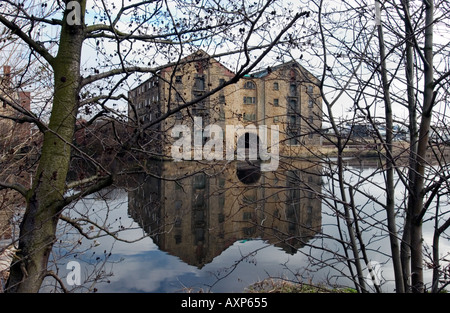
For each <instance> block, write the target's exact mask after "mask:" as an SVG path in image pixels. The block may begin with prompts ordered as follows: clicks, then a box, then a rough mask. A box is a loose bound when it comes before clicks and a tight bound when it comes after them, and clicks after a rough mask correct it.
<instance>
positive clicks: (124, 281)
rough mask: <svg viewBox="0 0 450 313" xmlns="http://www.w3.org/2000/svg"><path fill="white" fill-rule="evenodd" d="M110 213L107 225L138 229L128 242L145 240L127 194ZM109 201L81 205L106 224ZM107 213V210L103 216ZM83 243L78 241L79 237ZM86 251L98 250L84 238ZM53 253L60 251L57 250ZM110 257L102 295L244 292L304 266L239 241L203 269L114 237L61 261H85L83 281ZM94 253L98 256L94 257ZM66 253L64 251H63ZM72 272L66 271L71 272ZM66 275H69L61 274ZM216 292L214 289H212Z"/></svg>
mask: <svg viewBox="0 0 450 313" xmlns="http://www.w3.org/2000/svg"><path fill="white" fill-rule="evenodd" d="M107 203H108V207H109V212H108V220H109V221H117V220H120V223H121V224H122V225H124V226H125V227H127V226H130V227H131V228H133V227H135V228H136V229H133V230H129V231H124V232H123V233H122V235H121V236H122V237H123V238H127V239H134V238H139V237H140V236H142V230H141V229H140V228H139V227H138V225H137V224H136V223H135V222H134V221H133V220H132V219H131V218H130V217H129V216H128V215H127V193H126V192H118V193H117V192H116V193H115V195H114V199H111V198H110V199H108V200H107ZM104 205H105V202H104V200H99V199H93V198H89V199H84V200H83V201H82V202H79V203H78V204H77V205H76V207H75V208H76V209H78V210H79V211H87V212H95V214H96V218H97V220H101V219H102V216H101V214H102V210H101V209H100V208H101V207H104ZM103 213H106V210H104V211H103ZM76 238H78V236H76ZM82 242H83V244H82V246H81V247H80V246H79V247H78V249H79V250H83V249H82V248H85V247H90V246H93V245H94V244H93V241H92V240H90V241H89V240H87V239H83V240H82ZM54 251H57V249H56V248H55V249H54ZM105 251H106V254H108V253H109V252H111V256H110V257H109V258H108V261H109V262H108V263H107V264H106V266H105V268H104V269H105V271H106V272H108V273H109V272H112V273H113V275H112V276H111V277H108V280H109V283H106V282H101V283H99V284H96V286H95V287H96V288H97V289H98V291H99V292H184V291H189V290H193V291H200V290H203V291H212V292H242V291H244V290H245V288H247V287H248V286H249V285H250V284H252V283H254V282H256V281H259V280H262V279H264V278H267V277H268V275H270V276H274V277H287V275H288V271H287V270H286V269H285V265H287V266H288V267H289V268H291V267H292V270H295V269H296V268H298V267H302V266H303V265H304V264H302V263H304V262H305V257H304V256H302V255H301V254H299V253H297V254H296V255H294V256H292V255H289V254H287V253H286V252H285V251H283V250H282V249H281V248H277V247H274V246H272V245H269V244H268V243H267V242H265V241H263V240H240V241H237V242H235V243H234V244H233V245H231V246H230V247H228V248H227V249H226V250H225V251H223V252H222V253H221V254H220V255H218V256H216V257H215V258H214V259H213V261H212V262H211V263H209V264H206V265H205V266H204V267H203V268H201V269H198V268H197V267H195V266H191V265H188V264H186V263H184V262H182V261H181V260H180V259H179V258H178V257H176V256H173V255H170V254H168V253H166V252H164V251H161V250H159V248H158V247H157V246H156V245H155V244H154V243H153V240H152V239H151V238H149V237H145V238H143V239H142V240H139V241H137V242H134V243H125V242H120V241H115V240H114V239H112V238H111V237H108V236H106V237H102V238H99V239H96V246H93V247H92V248H90V249H89V250H88V252H85V253H84V254H81V253H79V254H77V257H76V258H74V257H73V256H69V257H67V258H63V259H61V260H59V262H58V264H59V265H60V269H65V264H66V263H67V262H69V261H70V260H83V261H86V262H80V263H81V267H82V273H83V274H82V276H83V275H84V276H83V277H86V275H87V274H86V273H87V272H89V271H90V270H91V271H92V268H93V266H88V265H87V263H88V262H89V261H90V262H91V263H92V262H94V263H95V258H96V257H97V256H100V257H101V258H102V260H103V259H104V255H105V253H104V252H105ZM94 252H95V253H94ZM61 253H62V252H61ZM66 272H67V271H66ZM62 273H65V272H64V271H62ZM210 288H211V289H210Z"/></svg>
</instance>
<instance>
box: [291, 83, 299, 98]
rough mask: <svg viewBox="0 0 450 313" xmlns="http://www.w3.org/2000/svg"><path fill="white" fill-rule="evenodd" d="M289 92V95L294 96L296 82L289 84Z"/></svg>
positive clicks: (295, 93)
mask: <svg viewBox="0 0 450 313" xmlns="http://www.w3.org/2000/svg"><path fill="white" fill-rule="evenodd" d="M289 93H290V95H291V96H294V97H295V96H296V95H297V85H296V84H290V85H289Z"/></svg>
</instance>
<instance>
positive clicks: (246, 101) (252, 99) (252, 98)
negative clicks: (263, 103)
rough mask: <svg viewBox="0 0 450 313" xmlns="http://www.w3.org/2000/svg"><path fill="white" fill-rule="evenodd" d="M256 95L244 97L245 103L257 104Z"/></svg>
mask: <svg viewBox="0 0 450 313" xmlns="http://www.w3.org/2000/svg"><path fill="white" fill-rule="evenodd" d="M255 103H256V97H244V104H255Z"/></svg>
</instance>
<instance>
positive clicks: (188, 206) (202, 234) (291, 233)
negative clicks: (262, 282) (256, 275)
mask: <svg viewBox="0 0 450 313" xmlns="http://www.w3.org/2000/svg"><path fill="white" fill-rule="evenodd" d="M151 167H152V168H151V169H150V171H151V173H153V174H155V175H152V176H142V177H139V179H138V180H137V183H136V186H134V187H133V188H130V189H129V190H130V191H129V196H128V199H129V200H128V210H129V215H130V216H131V217H132V218H133V219H134V220H135V221H136V222H137V223H138V224H139V225H140V226H141V227H142V228H143V229H144V231H145V232H146V233H147V234H148V235H150V236H151V237H152V239H153V240H154V242H155V243H156V244H157V245H158V247H159V248H160V249H161V250H163V251H166V252H168V253H170V254H171V255H175V256H177V257H179V258H180V259H181V260H183V261H184V262H185V263H187V264H190V265H194V266H196V267H198V268H202V267H203V266H204V265H205V264H208V263H210V262H211V261H212V260H213V259H214V258H215V257H216V256H218V255H220V254H221V253H222V252H223V251H224V250H226V249H227V248H228V247H229V246H231V245H232V244H233V243H234V242H236V241H240V240H251V239H263V240H265V241H267V242H268V243H270V244H272V245H275V246H277V247H280V248H282V249H283V250H284V251H286V253H289V254H295V253H296V251H297V250H298V249H300V248H302V247H303V246H304V245H305V243H306V242H307V241H309V240H310V239H311V238H312V237H314V235H315V234H316V233H317V232H319V231H320V228H321V200H320V197H319V195H320V191H321V176H320V168H319V167H318V166H317V165H315V164H311V163H306V162H302V163H295V164H291V165H290V166H289V167H287V166H285V168H284V169H281V166H280V169H279V170H278V171H276V172H260V171H258V169H257V168H254V167H253V168H252V167H251V166H249V165H248V164H247V163H239V162H233V163H229V164H217V165H215V166H213V167H211V166H204V165H201V164H199V163H195V162H160V163H154V164H152V165H151ZM157 177H163V179H159V178H157Z"/></svg>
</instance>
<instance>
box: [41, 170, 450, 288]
mask: <svg viewBox="0 0 450 313" xmlns="http://www.w3.org/2000/svg"><path fill="white" fill-rule="evenodd" d="M347 169H348V172H346V181H347V182H349V183H350V184H352V185H354V186H355V187H358V190H361V191H362V192H361V193H355V197H354V201H355V203H356V209H357V213H358V214H359V216H360V223H359V224H360V225H359V226H360V227H361V230H362V234H363V238H364V241H365V243H366V244H367V250H368V253H369V257H370V261H371V265H372V266H374V267H376V268H375V269H376V271H377V277H378V278H379V279H380V281H381V283H382V289H383V291H385V292H392V291H393V282H392V277H393V274H392V267H391V265H390V259H389V245H388V241H387V240H388V239H387V236H386V234H387V232H386V229H385V227H384V226H383V224H382V221H383V219H384V218H385V213H384V211H383V210H382V208H381V207H380V206H379V205H378V204H377V201H380V202H383V199H384V198H383V197H384V191H383V173H382V172H381V171H377V162H375V163H370V164H361V163H358V162H357V163H355V164H348V167H347ZM330 171H332V168H328V167H327V166H323V165H320V164H318V163H313V162H288V163H286V162H281V163H280V168H279V170H278V171H276V172H260V171H258V170H257V167H256V170H255V168H254V167H252V166H250V165H248V164H246V163H238V162H234V163H224V164H215V165H214V166H210V165H208V164H200V163H194V162H161V163H152V164H150V165H149V168H148V173H149V174H140V175H133V176H129V177H126V178H125V179H124V180H123V182H121V183H120V184H118V185H117V186H115V187H114V188H110V189H108V190H104V191H102V192H101V193H97V194H94V195H91V196H89V197H86V198H85V199H83V200H81V201H79V202H77V203H75V204H73V205H72V206H70V207H69V208H67V209H66V210H65V212H64V215H66V216H70V217H71V218H74V219H75V218H76V219H79V222H80V223H81V224H82V225H83V230H84V232H85V233H86V236H88V237H89V238H92V239H88V238H86V237H85V236H81V235H80V234H79V232H78V231H77V230H76V229H74V228H73V227H72V226H70V225H68V224H67V223H64V222H61V223H60V227H59V232H60V234H61V235H60V236H59V238H60V240H59V242H58V243H57V244H56V245H55V247H54V249H53V254H52V267H53V269H54V270H55V271H56V272H58V274H59V275H60V276H61V277H63V281H65V282H68V283H69V284H70V279H69V277H70V275H71V272H70V270H71V269H72V268H70V267H69V268H68V267H67V264H68V263H69V262H70V261H76V262H77V263H78V264H79V265H80V269H81V271H80V273H81V285H78V284H75V285H72V286H68V287H70V288H75V289H74V290H76V291H81V292H85V291H89V290H90V291H92V290H94V291H97V292H162V293H167V292H187V291H203V292H216V293H217V292H242V291H245V290H247V288H248V287H249V286H250V285H251V284H253V283H255V282H258V281H261V280H264V279H267V278H273V279H274V278H283V279H288V280H293V281H303V282H307V283H309V282H314V283H319V284H325V285H328V286H329V285H336V286H349V287H354V285H353V283H352V282H351V280H350V279H349V277H348V276H349V275H350V273H349V271H348V269H347V267H346V265H347V263H346V259H345V253H344V250H343V248H342V247H343V246H342V244H341V239H344V240H345V239H347V238H346V236H348V234H347V233H346V231H345V229H344V225H343V224H342V223H343V220H342V219H339V220H338V219H337V216H339V212H341V211H339V210H340V204H339V202H336V201H334V200H336V198H335V197H333V196H330V195H332V194H333V193H337V194H339V192H338V191H339V190H336V184H335V183H334V182H333V181H332V180H331V179H330V178H329V177H330V176H329V175H328V174H329V173H330ZM398 186H399V187H398V188H397V189H396V193H397V195H396V198H397V199H402V196H403V192H404V190H403V188H402V187H401V186H400V184H399V185H398ZM364 193H367V194H370V197H368V196H367V195H364ZM325 195H326V196H325ZM399 201H400V200H399ZM399 214H401V211H399ZM85 219H86V220H87V219H89V220H90V221H92V223H84V222H83V221H84V220H85ZM399 224H401V218H400V216H399ZM339 226H340V227H341V230H342V231H341V232H339ZM399 226H401V225H399ZM100 227H101V229H102V230H101V229H100ZM432 231H433V229H432V227H431V228H425V230H424V238H425V239H427V240H430V238H431V237H430V236H432ZM107 232H108V233H107ZM342 236H343V237H342ZM430 242H431V241H430ZM441 249H442V251H443V253H445V251H447V252H448V251H450V245H449V243H448V241H443V242H441ZM364 267H366V266H364ZM364 274H365V275H367V274H368V271H367V268H364ZM426 275H427V277H429V275H431V273H430V272H429V271H427V272H426ZM367 282H368V285H369V287H370V286H371V281H370V280H369V279H368V280H367ZM55 285H57V283H56V282H55V281H54V280H52V279H47V280H46V282H45V284H44V286H43V288H42V289H43V291H52V290H53V288H54V286H55Z"/></svg>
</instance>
